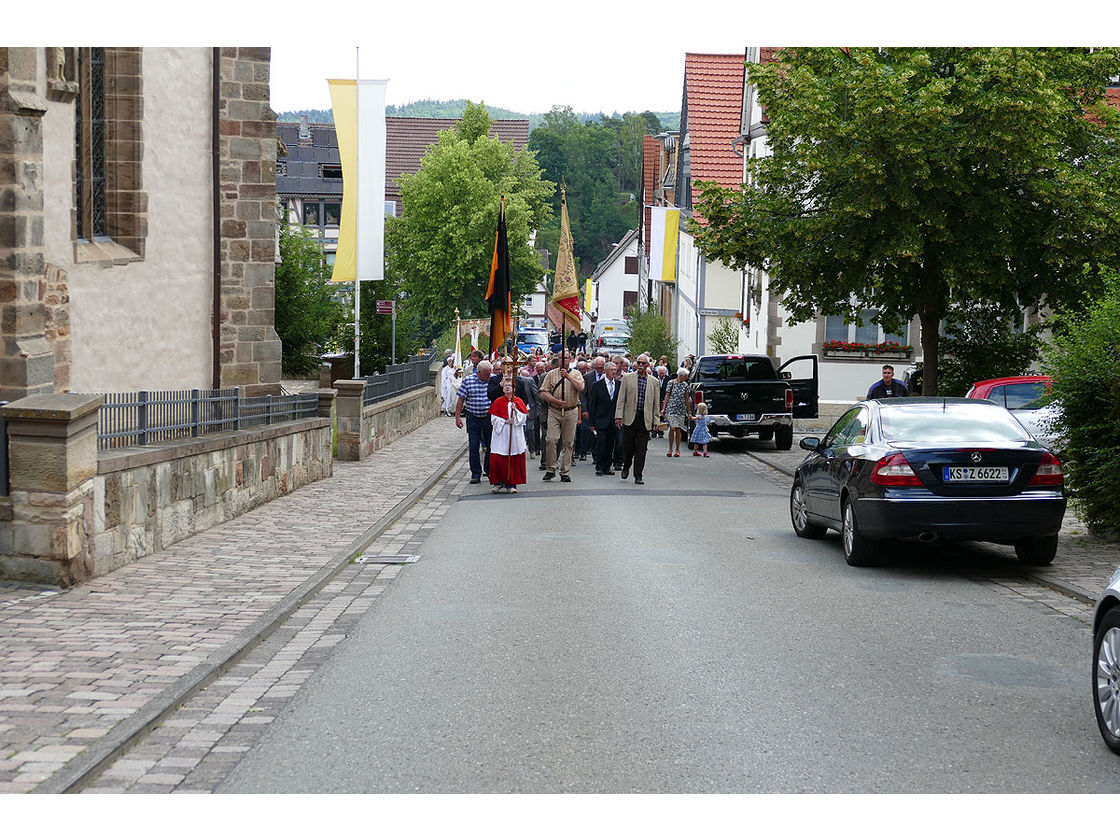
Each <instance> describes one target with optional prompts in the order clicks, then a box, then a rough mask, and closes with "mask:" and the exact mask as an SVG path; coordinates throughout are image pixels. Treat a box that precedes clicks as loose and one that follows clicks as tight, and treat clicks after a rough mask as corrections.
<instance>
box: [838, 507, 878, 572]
mask: <svg viewBox="0 0 1120 840" xmlns="http://www.w3.org/2000/svg"><path fill="white" fill-rule="evenodd" d="M841 520H842V522H843V525H842V527H841V529H840V537H841V539H840V542H841V543H843V545H844V559H845V560H847V561H848V565H849V566H878V565H879V558H878V552H877V551H876V549H877V546H876V545H875V541H874V540H869V539H867V537H865V536H863V535H862V534H861V533H860V532H859V524H858V523H857V522H856V513H855V511H854V510H853V509H852V502H851V500H850V499H845V500H844V510H843V512H842V513H841Z"/></svg>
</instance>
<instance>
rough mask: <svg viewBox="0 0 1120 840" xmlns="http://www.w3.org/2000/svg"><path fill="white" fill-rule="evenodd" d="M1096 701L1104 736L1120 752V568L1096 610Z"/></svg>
mask: <svg viewBox="0 0 1120 840" xmlns="http://www.w3.org/2000/svg"><path fill="white" fill-rule="evenodd" d="M1093 701H1094V702H1093V709H1094V711H1095V712H1096V713H1097V726H1098V727H1099V728H1100V730H1101V737H1102V738H1104V742H1105V743H1106V744H1108V748H1109V749H1110V750H1112V751H1113V752H1114V753H1118V754H1120V569H1117V570H1116V571H1115V572H1113V573H1112V580H1110V581H1109V582H1108V586H1107V587H1105V590H1104V592H1103V593H1102V594H1101V597H1100V599H1099V600H1098V601H1097V608H1096V610H1095V611H1094V613H1093Z"/></svg>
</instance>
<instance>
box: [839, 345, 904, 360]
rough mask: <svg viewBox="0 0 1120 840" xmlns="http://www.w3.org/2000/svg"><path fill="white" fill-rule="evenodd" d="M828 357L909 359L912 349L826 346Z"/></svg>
mask: <svg viewBox="0 0 1120 840" xmlns="http://www.w3.org/2000/svg"><path fill="white" fill-rule="evenodd" d="M823 352H824V357H825V358H826V359H890V360H896V361H897V360H909V359H910V356H911V354H912V353H913V351H912V350H870V349H868V350H833V349H829V348H825V350H824V351H823Z"/></svg>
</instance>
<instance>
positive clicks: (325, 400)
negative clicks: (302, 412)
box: [316, 388, 338, 417]
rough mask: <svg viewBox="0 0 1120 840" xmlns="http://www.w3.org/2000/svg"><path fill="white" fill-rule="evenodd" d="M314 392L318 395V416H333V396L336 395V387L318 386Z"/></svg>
mask: <svg viewBox="0 0 1120 840" xmlns="http://www.w3.org/2000/svg"><path fill="white" fill-rule="evenodd" d="M316 393H317V394H318V395H319V416H320V417H333V416H334V398H335V397H336V396H338V389H336V388H320V389H319V390H318V391H317V392H316Z"/></svg>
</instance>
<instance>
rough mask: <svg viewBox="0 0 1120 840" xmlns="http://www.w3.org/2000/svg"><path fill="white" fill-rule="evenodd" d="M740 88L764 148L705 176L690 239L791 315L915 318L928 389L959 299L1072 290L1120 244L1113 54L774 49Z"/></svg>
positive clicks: (1119, 56) (1119, 129)
mask: <svg viewBox="0 0 1120 840" xmlns="http://www.w3.org/2000/svg"><path fill="white" fill-rule="evenodd" d="M749 72H750V76H749V78H750V81H751V82H752V83H755V84H757V85H758V92H759V102H760V104H761V105H762V106H763V107H764V108H765V109H766V115H767V117H768V119H769V141H770V146H771V149H772V151H773V155H772V156H771V157H765V158H761V159H756V160H752V161H750V163H749V167H750V168H749V178H748V185H747V186H745V187H744V188H743V189H734V190H725V189H720V188H718V187H716V186H715V185H714V184H707V185H704V186H703V187H702V195H701V200H700V202H699V203H698V205H697V207H696V211H697V213H698V214H699V215H701V216H704V217H706V218H707V220H708V225H707V227H706V228H701V227H700V226H699V225H697V224H695V223H693V224H692V228H691V229H692V230H693V232H694V233H695V234H696V235H697V238H698V240H699V243H700V247H701V248H702V249H703V251H704V253H705V254H706V255H708V256H710V257H714V258H718V259H720V260H722V261H723V262H725V263H727V264H728V265H731V266H733V267H743V266H745V265H748V264H749V265H754V266H762V267H764V268H766V270H767V271H768V272H769V275H770V279H771V285H772V288H773V289H774V290H775V291H776V292H779V293H781V294H782V295H783V296H784V304H785V306H786V307H787V308H788V309H789V310H790V312H791V314H792V317H793V320H795V321H804V320H808V319H810V318H812V317H814V316H815V315H817V314H843V315H846V316H848V317H849V318H850V319H851V320H853V321H854V320H858V317H859V316H858V313H859V312H860V310H862V309H866V308H871V309H876V310H878V312H879V313H880V314H879V316H878V321H879V322H880V323H881V324H882V325H883V327H884V328H885V329H886V330H887V331H888V332H897V331H899V330H900V329H901V327H902V325H903V324H904V323H905V322H907V321H908V320H910V319H911V318H912V317H913V316H914V315H915V314H916V315H917V316H918V317H919V319H920V323H921V327H922V350H923V354H924V357H925V377H924V392H925V393H927V394H935V393H937V374H938V353H939V338H940V331H939V324H940V322H941V320H942V317H943V315H944V314H945V313H946V312H947V311H948V310H949V308H950V307H951V306H952V305H953V304H957V303H963V302H967V301H975V300H983V301H992V302H996V303H1000V304H1002V305H1004V306H1005V307H1012V306H1014V307H1020V306H1029V305H1034V304H1038V303H1039V302H1041V301H1043V300H1044V299H1046V300H1048V301H1049V302H1052V303H1053V302H1058V301H1061V300H1062V299H1064V298H1066V297H1067V296H1069V295H1071V294H1075V293H1076V286H1077V283H1078V281H1079V279H1080V278H1081V277H1082V276H1083V268H1084V266H1086V265H1088V266H1089V267H1090V271H1091V272H1093V271H1096V270H1097V268H1098V267H1099V266H1101V265H1110V264H1115V263H1116V262H1117V259H1118V248H1120V236H1118V235H1117V231H1120V139H1118V138H1120V118H1118V115H1117V113H1116V111H1115V109H1113V108H1111V107H1110V106H1108V105H1107V104H1105V103H1104V95H1105V87H1106V85H1107V84H1108V80H1109V79H1110V77H1115V76H1116V75H1117V74H1118V73H1120V51H1117V50H1115V49H1101V50H1095V51H1091V50H1087V49H1056V48H1055V49H1026V48H1022V49H1020V48H1006V49H1005V48H998V49H997V48H987V49H966V48H938V49H909V48H908V49H897V48H889V49H887V48H884V49H850V50H840V49H807V48H790V49H784V50H782V51H781V52H780V53H779V54H778V60H777V61H776V62H774V63H772V64H766V65H755V66H753V67H751V69H750V71H749Z"/></svg>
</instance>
